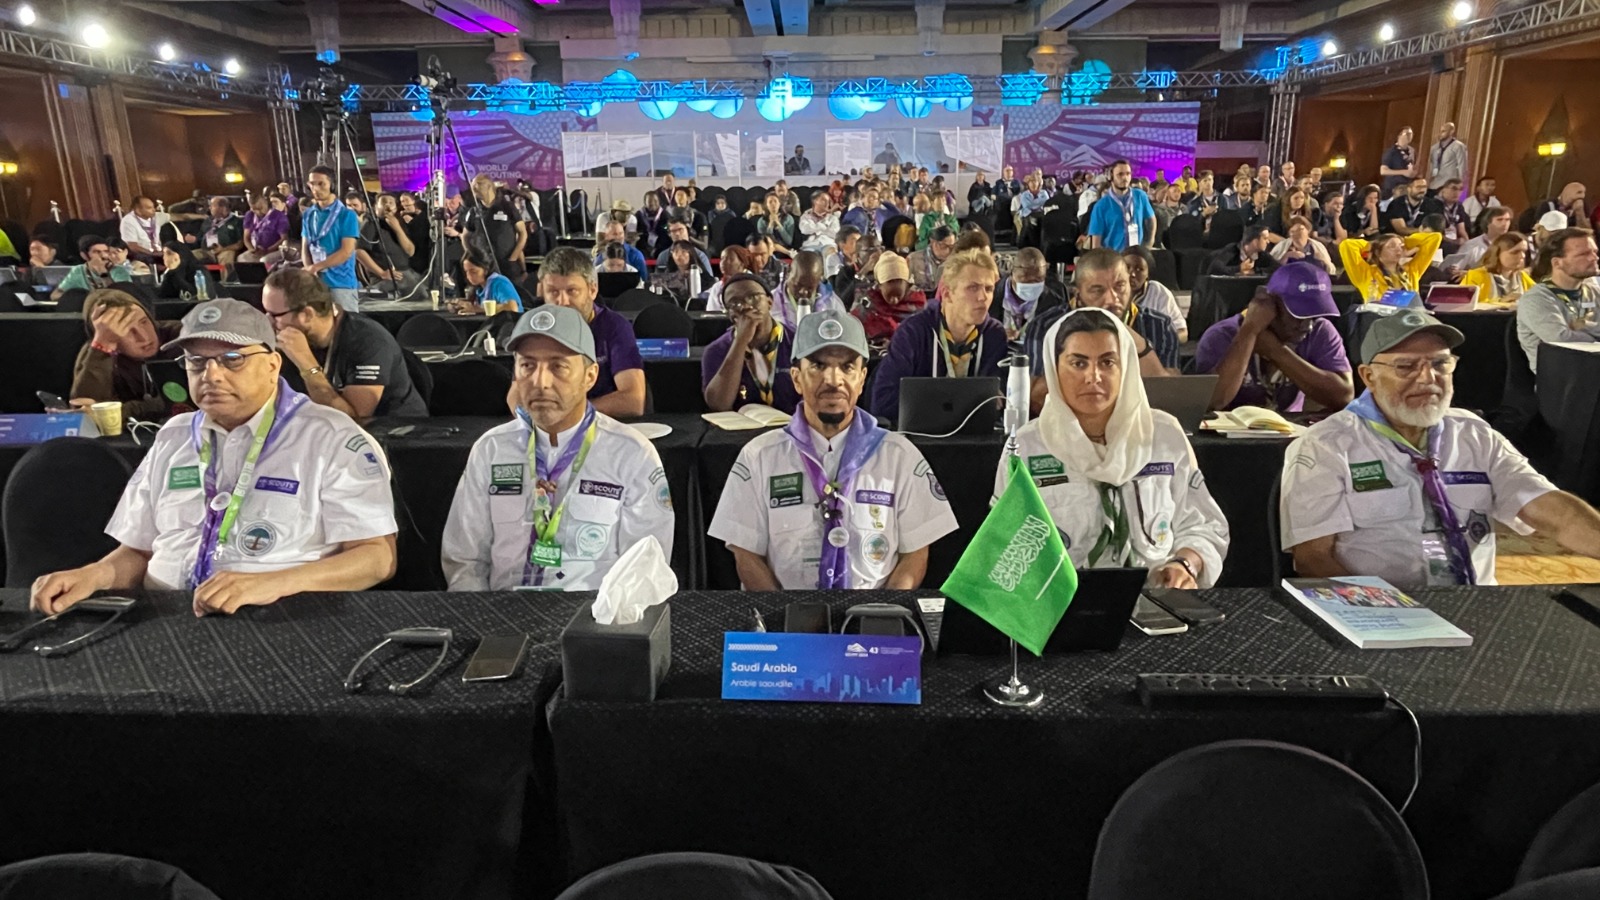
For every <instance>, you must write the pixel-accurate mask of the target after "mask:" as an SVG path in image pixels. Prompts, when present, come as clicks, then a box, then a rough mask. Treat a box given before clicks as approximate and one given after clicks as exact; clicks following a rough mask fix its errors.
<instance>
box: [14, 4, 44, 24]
mask: <svg viewBox="0 0 1600 900" xmlns="http://www.w3.org/2000/svg"><path fill="white" fill-rule="evenodd" d="M37 21H39V14H38V13H36V12H34V11H33V7H31V6H29V5H28V4H26V3H24V4H22V5H21V6H19V7H17V24H18V25H21V26H23V27H24V28H26V27H27V26H29V25H32V24H33V23H35V22H37Z"/></svg>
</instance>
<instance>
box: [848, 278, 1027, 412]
mask: <svg viewBox="0 0 1600 900" xmlns="http://www.w3.org/2000/svg"><path fill="white" fill-rule="evenodd" d="M999 280H1000V271H999V269H998V267H997V266H996V265H995V262H994V257H993V256H991V255H990V254H989V251H987V250H982V249H974V250H963V251H960V252H959V253H952V254H950V258H949V259H947V260H945V264H944V269H943V271H942V272H941V275H940V281H939V286H940V288H941V289H942V292H941V294H940V299H939V300H936V301H934V302H933V303H929V304H928V305H927V306H925V307H923V308H922V310H921V311H919V312H916V313H913V314H912V315H910V316H908V317H907V318H906V319H905V321H903V322H901V323H900V325H899V327H897V328H896V329H895V330H894V337H893V338H891V339H890V341H889V353H888V355H886V356H885V357H884V358H883V362H881V363H879V365H878V371H877V373H876V375H874V380H873V383H872V412H873V413H874V414H876V415H878V416H883V417H887V418H891V419H892V418H898V417H899V415H900V379H902V378H908V377H912V378H927V377H952V376H953V377H958V378H959V377H962V376H967V377H980V378H981V377H987V376H995V377H1002V378H1003V377H1004V375H1005V373H1004V371H1003V370H1002V368H1001V363H1002V361H1003V360H1004V359H1005V357H1006V328H1005V326H1004V325H1001V324H1000V323H999V322H996V321H995V320H994V319H991V318H989V304H990V303H991V302H993V299H994V287H995V284H996V283H998V282H999Z"/></svg>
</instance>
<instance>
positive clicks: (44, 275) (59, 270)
mask: <svg viewBox="0 0 1600 900" xmlns="http://www.w3.org/2000/svg"><path fill="white" fill-rule="evenodd" d="M36 271H37V272H38V273H39V280H40V281H42V282H44V283H45V284H46V285H48V286H49V287H51V288H52V289H54V288H58V287H60V286H61V280H62V279H64V278H66V277H67V273H68V272H71V271H72V267H71V266H40V267H39V268H38V269H37V270H36Z"/></svg>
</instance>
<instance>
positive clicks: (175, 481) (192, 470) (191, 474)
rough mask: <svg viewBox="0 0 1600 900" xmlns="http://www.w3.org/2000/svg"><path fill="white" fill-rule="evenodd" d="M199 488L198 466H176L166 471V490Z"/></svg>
mask: <svg viewBox="0 0 1600 900" xmlns="http://www.w3.org/2000/svg"><path fill="white" fill-rule="evenodd" d="M199 486H200V467H199V466H178V467H176V468H172V469H168V470H167V490H169V491H181V490H186V489H188V488H197V487H199Z"/></svg>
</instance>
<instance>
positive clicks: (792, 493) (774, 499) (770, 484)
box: [767, 472, 805, 509]
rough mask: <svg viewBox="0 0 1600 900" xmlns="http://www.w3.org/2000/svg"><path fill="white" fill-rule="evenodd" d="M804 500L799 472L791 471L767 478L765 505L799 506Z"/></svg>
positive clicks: (778, 507) (780, 506) (779, 506)
mask: <svg viewBox="0 0 1600 900" xmlns="http://www.w3.org/2000/svg"><path fill="white" fill-rule="evenodd" d="M804 502H805V495H804V494H803V493H802V488H801V486H800V473H799V472H792V473H790V474H788V475H774V476H772V477H771V478H768V479H767V505H768V506H770V507H771V508H773V509H782V508H783V507H785V506H799V505H800V504H802V503H804Z"/></svg>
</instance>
